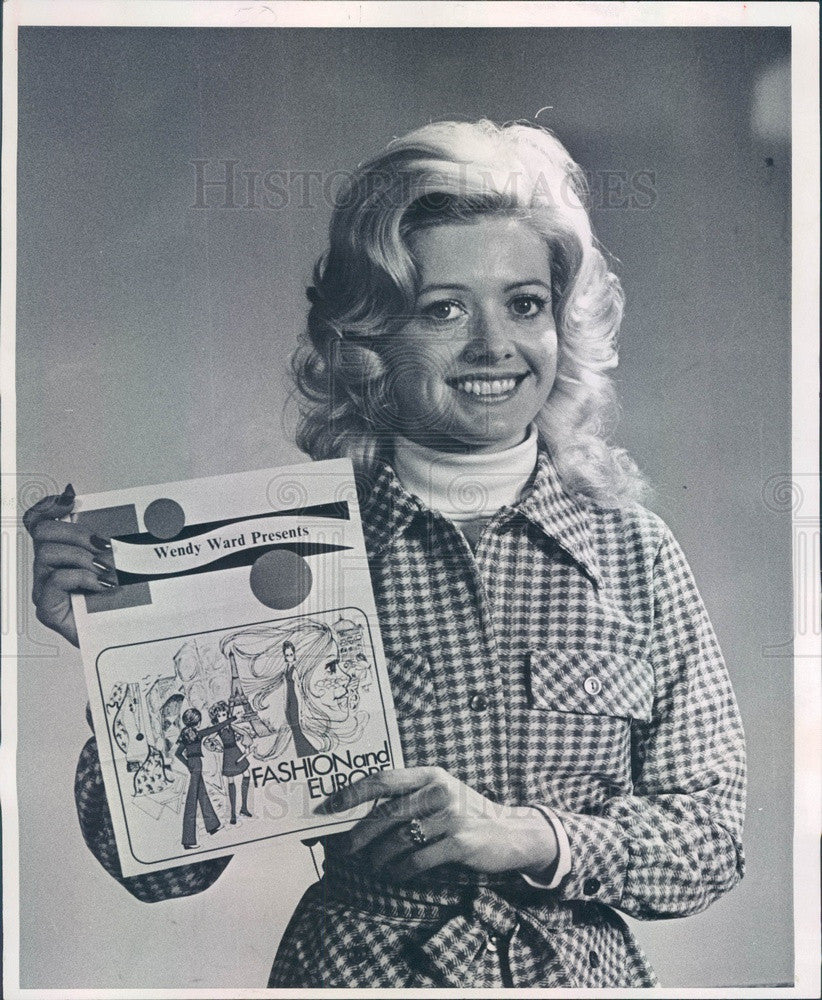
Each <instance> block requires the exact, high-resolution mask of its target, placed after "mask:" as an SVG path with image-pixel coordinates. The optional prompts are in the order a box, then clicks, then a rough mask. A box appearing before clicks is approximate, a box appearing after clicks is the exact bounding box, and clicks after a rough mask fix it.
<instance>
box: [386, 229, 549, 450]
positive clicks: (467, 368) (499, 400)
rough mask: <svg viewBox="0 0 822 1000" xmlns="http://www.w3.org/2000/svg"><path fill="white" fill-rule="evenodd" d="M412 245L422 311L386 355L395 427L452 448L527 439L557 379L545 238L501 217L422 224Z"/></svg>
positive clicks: (508, 444)
mask: <svg viewBox="0 0 822 1000" xmlns="http://www.w3.org/2000/svg"><path fill="white" fill-rule="evenodd" d="M409 244H410V249H411V252H412V255H413V257H414V260H415V262H416V264H417V268H418V274H419V293H418V295H417V301H416V303H415V309H414V316H413V318H412V319H411V320H410V322H408V323H407V324H406V325H405V326H404V327H403V328H402V329H401V330H400V331H399V332H398V333H396V334H394V335H392V336H390V337H388V338H386V345H385V347H384V349H383V351H382V352H381V353H382V357H383V360H384V362H385V363H386V365H387V367H388V372H389V386H390V389H389V398H390V403H389V405H390V407H391V410H392V413H391V419H392V421H393V423H394V426H395V427H397V429H398V430H399V431H400V432H401V433H402V434H404V435H405V436H406V437H409V438H412V439H413V440H415V441H418V442H420V443H421V444H428V445H431V446H434V447H437V448H440V449H444V450H448V451H464V450H465V449H466V447H467V448H468V450H471V451H484V452H490V451H501V450H503V449H504V448H509V447H512V446H513V445H516V444H519V443H520V442H521V441H523V440H524V438H525V435H526V431H527V428H528V425H529V424H530V423H531V421H532V420H533V419H534V417H535V416H536V415H537V414H538V413H539V411H540V410H541V409H542V407H543V405H544V404H545V401H546V399H547V398H548V395H549V393H550V392H551V389H552V388H553V385H554V379H555V377H556V368H557V333H556V325H555V323H554V316H553V312H552V310H551V266H550V254H549V250H548V247H547V246H546V243H545V241H544V239H543V238H542V237H541V236H540V235H539V234H538V233H536V232H535V231H534V230H533V229H532V228H531V227H530V226H528V225H527V224H526V223H524V222H522V221H520V220H518V219H511V218H506V217H496V216H495V217H481V218H478V219H473V220H471V221H467V222H465V223H446V224H443V225H441V226H435V227H433V228H430V229H423V230H421V231H419V232H417V233H415V234H413V235H412V236H411V237H410V239H409Z"/></svg>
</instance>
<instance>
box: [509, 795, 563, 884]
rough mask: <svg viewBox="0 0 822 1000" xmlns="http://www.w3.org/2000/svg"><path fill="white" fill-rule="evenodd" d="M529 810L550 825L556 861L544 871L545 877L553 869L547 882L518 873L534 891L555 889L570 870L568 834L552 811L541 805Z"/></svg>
mask: <svg viewBox="0 0 822 1000" xmlns="http://www.w3.org/2000/svg"><path fill="white" fill-rule="evenodd" d="M531 808H532V809H538V810H539V811H540V812H541V813H542V815H543V816H544V817H545V818H546V819H547V820H548V822H549V823H550V824H551V827H552V828H553V831H554V835H555V837H556V838H557V846H558V850H557V859H556V861H555V862H554V864H553V865H552V867H551V868H549V869H547V870H546V875H548V874H549V873H550V872H551V870H552V869H553V875H552V876H551V879H550V881H549V882H540V881H537V880H536V879H533V878H531V876H530V875H526V874H525V872H520V875H521V876H522V877H523V878H524V879H525V881H526V882H527V883H528V885H532V886H533V887H534V888H535V889H556V887H557V886H558V885H559V883H560V882H561V881H562V880H563V879H564V878H565V876H566V875H567V874H568V872H570V870H571V844H570V843H569V841H568V834H567V833H566V832H565V827H564V826H563V825H562V822H561V821H560V819H559V817H558V816H557V814H556V813H555V812H554V811H553V809H549V808H548V807H547V806H541V805H534V806H532V807H531Z"/></svg>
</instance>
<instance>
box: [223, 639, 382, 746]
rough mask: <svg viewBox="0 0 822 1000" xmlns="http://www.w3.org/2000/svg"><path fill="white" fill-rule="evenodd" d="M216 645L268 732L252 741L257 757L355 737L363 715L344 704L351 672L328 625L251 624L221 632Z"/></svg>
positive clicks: (324, 744) (325, 744)
mask: <svg viewBox="0 0 822 1000" xmlns="http://www.w3.org/2000/svg"><path fill="white" fill-rule="evenodd" d="M220 650H221V652H222V653H223V655H224V656H226V657H227V658H229V659H230V660H232V661H233V663H234V664H235V666H236V668H237V670H238V672H239V673H238V676H239V679H240V683H241V684H242V687H243V690H244V691H245V693H246V694H247V696H248V698H249V699H250V703H251V707H252V708H253V709H254V711H255V713H257V715H258V716H259V719H260V720H261V722H262V723H263V725H264V726H265V728H266V730H267V731H268V732H269V733H271V737H270V738H268V737H263V738H261V739H258V740H257V741H256V742H255V746H254V756H255V757H256V758H257V759H258V760H267V759H270V758H272V757H279V756H282V755H283V754H284V753H286V751H287V748H288V746H289V745H291V746H292V747H293V752H294V753H295V754H296V755H297V756H298V757H308V756H311V755H312V754H315V753H319V752H321V751H327V750H332V749H334V748H336V747H337V746H339V744H340V743H351V742H353V741H354V740H356V739H357V738H358V737H359V735H360V733H361V732H362V729H363V726H364V725H365V722H366V721H367V716H366V715H365V714H364V713H362V712H355V711H352V710H351V708H350V707H349V702H348V687H349V681H350V677H349V675H348V673H347V672H346V671H345V669H344V668H343V666H342V664H341V663H340V656H339V649H338V647H337V640H336V639H335V637H334V632H333V630H332V629H331V628H330V627H329V626H328V625H326V624H324V623H323V622H318V621H314V620H312V619H305V620H302V621H298V622H296V623H288V624H284V625H255V626H252V627H250V628H247V629H243V630H242V631H241V632H232V633H231V634H230V635H228V636H226V637H225V638H224V639H223V640H222V641H221V642H220ZM278 693H279V695H280V697H279V698H278V699H276V700H272V699H273V696H274V695H275V694H278ZM283 722H284V723H285V724H284V725H283Z"/></svg>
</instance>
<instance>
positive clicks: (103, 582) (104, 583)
mask: <svg viewBox="0 0 822 1000" xmlns="http://www.w3.org/2000/svg"><path fill="white" fill-rule="evenodd" d="M97 582H98V583H99V584H100V586H101V587H108V588H109V589H110V590H113V589H114V588H115V587H116V586H117V584H116V583H109V582H108V580H101V579H100V578H99V577H98V578H97Z"/></svg>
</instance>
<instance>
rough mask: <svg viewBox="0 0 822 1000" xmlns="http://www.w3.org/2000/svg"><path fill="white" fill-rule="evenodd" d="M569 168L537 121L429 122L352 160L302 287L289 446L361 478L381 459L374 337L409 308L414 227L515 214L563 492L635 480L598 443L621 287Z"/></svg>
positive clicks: (385, 433)
mask: <svg viewBox="0 0 822 1000" xmlns="http://www.w3.org/2000/svg"><path fill="white" fill-rule="evenodd" d="M586 197H587V187H586V183H585V179H584V176H583V173H582V170H581V168H580V167H579V166H578V165H577V164H576V163H575V162H574V161H573V160H572V158H571V156H570V155H569V153H568V152H567V150H566V149H565V147H564V146H563V145H562V144H561V143H560V142H559V140H558V139H557V138H556V137H555V136H554V135H553V134H552V133H551V132H549V131H548V130H547V129H544V128H542V127H540V126H536V125H532V124H529V123H521V122H512V123H508V124H505V125H496V124H494V123H493V122H490V121H487V120H481V121H478V122H476V123H469V122H456V121H441V122H434V123H432V124H429V125H425V126H423V127H422V128H419V129H416V130H414V131H413V132H410V133H408V134H407V135H405V136H402V137H401V138H398V139H394V140H393V141H392V142H391V143H389V145H388V146H387V148H386V149H385V150H384V151H383V152H381V153H379V154H378V155H376V156H374V157H373V158H371V159H369V160H367V161H365V162H364V163H362V164H360V166H359V167H358V168H357V170H356V171H355V172H354V173H353V174H352V175H351V177H350V178H349V179H348V181H347V183H346V185H345V186H344V188H343V189H342V190H341V191H340V193H339V194H338V196H337V198H336V204H335V208H334V212H333V215H332V219H331V226H330V234H329V246H328V249H327V251H326V252H325V253H324V254H323V255H322V256H321V257H320V259H319V260H318V262H317V264H316V267H315V269H314V284H313V286H311V287H310V288H309V289H308V297H309V300H310V302H311V308H310V311H309V314H308V329H307V336H306V337H305V338H304V340H303V342H302V343H301V344H300V346H299V347H298V349H297V351H296V353H295V355H294V358H293V360H292V367H293V372H294V376H295V380H296V384H297V388H298V391H299V394H300V403H301V405H300V417H299V421H298V426H297V444H298V445H299V447H300V448H302V450H303V451H305V452H306V453H307V454H308V455H310V456H311V458H314V459H322V458H336V457H342V456H347V457H350V458H351V459H352V460H353V462H354V465H355V469H357V471H358V472H360V473H361V474H364V475H365V476H366V477H367V476H368V474H369V473H370V472H373V470H374V469H375V466H376V464H377V463H378V462H379V460H380V459H383V458H386V459H389V460H390V454H391V451H390V449H391V440H392V438H393V433H394V432H393V431H392V429H391V428H390V426H389V424H388V423H387V422H386V421H385V420H384V419H383V417H384V414H385V407H384V402H385V393H386V382H387V372H386V368H385V366H384V364H383V361H382V359H381V357H380V353H379V350H378V348H379V346H380V344H381V342H383V339H384V338H386V337H390V335H391V333H392V331H394V330H396V329H397V327H398V325H401V324H402V322H403V317H407V316H409V314H410V313H411V311H412V310H413V303H414V301H415V298H416V290H417V273H416V268H415V265H414V261H413V259H412V256H411V253H410V251H409V247H408V239H409V236H410V235H411V234H413V233H414V232H416V231H418V230H419V229H422V228H425V227H429V226H433V225H438V224H443V223H447V222H453V221H470V220H471V219H472V218H474V217H477V216H483V215H485V216H487V215H501V216H513V217H515V218H519V219H523V220H525V221H526V222H527V223H528V224H529V225H530V226H531V227H532V228H533V229H534V230H535V231H536V232H538V233H539V234H540V235H541V236H542V237H543V238H544V240H545V243H546V248H547V251H548V253H549V256H550V265H551V276H552V285H553V288H552V292H553V295H552V299H553V310H554V318H555V321H556V326H557V334H558V343H559V354H558V362H557V375H556V381H555V384H554V387H553V389H552V390H551V393H550V395H549V397H548V400H547V401H546V403H545V406H544V407H543V409H542V411H541V412H540V414H539V415H538V417H537V426H538V429H539V432H540V435H541V437H542V439H543V441H544V442H545V444H546V445H547V446H548V448H549V451H550V453H551V456H552V458H553V461H554V464H555V465H556V468H557V471H558V472H559V475H560V476H561V478H562V480H563V483H564V485H565V487H566V489H569V490H570V491H571V492H572V493H576V494H579V495H581V496H585V497H589V498H590V499H592V500H594V501H596V502H598V503H602V504H605V505H608V506H621V505H623V504H626V503H628V502H630V501H633V500H639V499H641V498H643V496H644V495H646V493H647V486H646V484H645V482H644V480H643V478H642V476H641V474H640V473H639V470H638V469H637V467H636V465H635V464H634V462H633V461H632V460H631V459H630V458H629V457H628V455H627V454H626V453H625V451H624V450H623V449H621V448H617V447H615V446H614V445H612V444H611V443H609V440H608V438H609V435H610V433H611V432H612V430H613V427H614V425H615V423H616V416H617V412H618V408H617V404H616V396H615V392H614V388H613V385H612V383H611V380H610V378H609V376H608V374H607V372H608V371H609V370H610V369H612V368H614V367H616V365H617V360H618V355H617V333H618V331H619V326H620V323H621V320H622V311H623V301H624V299H623V293H622V287H621V285H620V283H619V280H618V278H617V277H616V275H615V274H613V273H612V271H611V270H610V269H609V267H608V263H607V261H606V259H605V257H604V255H603V253H602V252H601V250H600V249H599V247H598V245H597V243H596V240H595V238H594V235H593V232H592V229H591V222H590V219H589V216H588V212H587V210H586V207H585V201H586Z"/></svg>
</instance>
